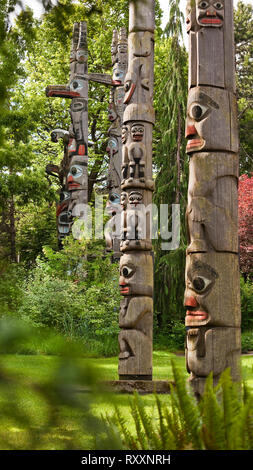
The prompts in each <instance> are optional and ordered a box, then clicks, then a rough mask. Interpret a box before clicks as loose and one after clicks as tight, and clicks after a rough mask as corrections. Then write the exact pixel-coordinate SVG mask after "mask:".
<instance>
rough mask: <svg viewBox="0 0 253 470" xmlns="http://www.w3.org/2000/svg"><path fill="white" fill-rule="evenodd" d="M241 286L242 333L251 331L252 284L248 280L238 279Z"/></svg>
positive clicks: (252, 308)
mask: <svg viewBox="0 0 253 470" xmlns="http://www.w3.org/2000/svg"><path fill="white" fill-rule="evenodd" d="M240 284H241V310H242V331H245V330H250V329H252V330H253V283H252V281H250V280H247V281H245V280H244V279H243V277H241V279H240Z"/></svg>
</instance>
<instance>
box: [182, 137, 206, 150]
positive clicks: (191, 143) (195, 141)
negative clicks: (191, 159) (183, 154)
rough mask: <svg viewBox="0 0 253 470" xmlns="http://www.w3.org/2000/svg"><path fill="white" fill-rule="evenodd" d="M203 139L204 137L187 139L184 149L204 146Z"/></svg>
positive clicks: (198, 148) (196, 148) (197, 148)
mask: <svg viewBox="0 0 253 470" xmlns="http://www.w3.org/2000/svg"><path fill="white" fill-rule="evenodd" d="M204 145H205V141H204V139H201V138H198V139H190V140H188V143H187V146H186V150H200V149H202V148H203V147H204Z"/></svg>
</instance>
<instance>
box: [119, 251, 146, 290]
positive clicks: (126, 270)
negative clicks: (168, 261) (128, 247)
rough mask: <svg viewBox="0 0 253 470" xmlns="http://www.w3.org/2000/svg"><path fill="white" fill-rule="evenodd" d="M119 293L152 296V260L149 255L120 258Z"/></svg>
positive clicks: (123, 256)
mask: <svg viewBox="0 0 253 470" xmlns="http://www.w3.org/2000/svg"><path fill="white" fill-rule="evenodd" d="M119 287H120V293H121V294H122V295H144V296H145V295H148V296H152V294H153V260H152V257H151V255H150V254H146V253H141V252H138V253H136V252H135V253H134V254H129V253H128V254H124V255H122V256H121V258H120V278H119Z"/></svg>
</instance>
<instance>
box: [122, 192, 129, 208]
mask: <svg viewBox="0 0 253 470" xmlns="http://www.w3.org/2000/svg"><path fill="white" fill-rule="evenodd" d="M127 201H128V194H127V193H126V192H125V191H122V193H121V195H120V204H121V207H122V209H123V210H125V209H126V207H127Z"/></svg>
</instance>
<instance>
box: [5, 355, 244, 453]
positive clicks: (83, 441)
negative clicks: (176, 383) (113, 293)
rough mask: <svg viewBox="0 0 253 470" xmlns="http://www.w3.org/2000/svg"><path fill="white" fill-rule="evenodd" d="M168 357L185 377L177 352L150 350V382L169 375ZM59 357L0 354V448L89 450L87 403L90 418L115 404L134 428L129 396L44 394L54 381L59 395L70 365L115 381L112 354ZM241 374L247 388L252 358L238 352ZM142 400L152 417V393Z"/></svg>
mask: <svg viewBox="0 0 253 470" xmlns="http://www.w3.org/2000/svg"><path fill="white" fill-rule="evenodd" d="M172 358H173V359H174V360H175V361H176V362H177V363H178V364H179V365H180V367H181V368H182V370H183V371H184V373H185V376H186V377H187V376H188V374H187V372H186V369H185V358H184V357H183V356H176V355H175V354H173V353H169V352H166V351H154V354H153V369H154V376H153V378H154V380H158V379H160V380H166V379H171V377H172V371H171V364H170V360H171V359H172ZM62 360H63V359H61V358H60V357H57V356H46V355H33V356H28V355H15V354H1V355H0V449H1V450H3V449H30V448H35V449H49V450H50V449H60V450H62V449H66V448H71V449H72V448H80V449H92V448H93V446H94V441H93V436H92V432H91V430H92V426H93V425H94V423H92V422H90V424H88V426H87V423H86V426H84V423H85V417H86V416H87V405H90V409H91V411H92V414H93V416H96V417H98V418H99V417H100V416H101V415H106V414H108V415H109V416H112V415H113V413H114V407H115V405H117V406H118V407H120V409H121V412H122V414H123V416H124V417H125V419H126V420H127V422H128V427H129V430H133V429H134V426H133V420H132V417H131V415H130V413H129V403H130V400H131V399H132V397H131V396H130V395H126V394H124V395H122V394H114V393H113V394H112V393H101V390H100V389H99V390H97V391H94V392H93V393H87V392H86V393H78V394H75V400H74V401H73V403H71V402H68V400H67V402H65V401H64V397H63V398H59V403H58V402H57V401H56V402H55V401H54V400H55V398H54V397H53V396H52V397H51V396H50V384H53V383H54V382H56V384H57V386H58V383H59V384H61V388H60V387H59V390H61V391H60V392H59V397H62V395H61V394H62V384H63V385H64V381H65V377H66V384H67V382H68V383H71V380H72V378H71V374H72V369H73V370H75V366H78V368H79V370H81V371H82V370H83V371H86V376H87V370H91V371H94V372H95V375H96V377H97V379H98V380H99V381H103V380H115V379H117V377H118V376H117V366H118V359H117V357H113V358H98V359H94V358H88V359H85V358H72V360H71V361H72V362H71V364H70V363H67V364H64V363H62ZM68 369H69V370H68ZM59 371H60V372H59ZM242 372H243V378H244V380H246V381H247V383H248V385H249V386H250V387H251V388H253V356H242ZM59 374H60V375H59ZM61 374H62V375H61ZM64 374H65V375H64ZM68 374H69V375H68ZM6 377H7V378H8V377H15V380H17V381H18V384H16V385H15V382H14V383H12V382H11V381H9V380H8V381H7V380H6ZM77 380H78V379H77V376H74V377H73V381H74V382H75V383H77ZM48 387H49V388H48ZM63 389H64V387H63ZM45 390H46V393H44V392H45ZM66 393H67V388H66ZM56 395H57V394H56ZM161 399H162V401H164V402H166V403H168V405H169V403H170V396H169V395H163V396H161ZM143 402H144V404H145V406H146V408H147V410H148V413H149V414H150V416H152V418H153V419H154V420H156V419H158V416H157V414H156V408H155V399H154V396H153V395H145V396H143ZM87 429H89V432H88V431H87Z"/></svg>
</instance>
